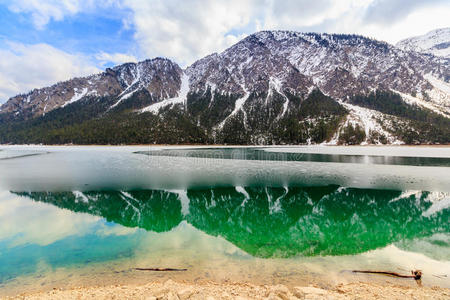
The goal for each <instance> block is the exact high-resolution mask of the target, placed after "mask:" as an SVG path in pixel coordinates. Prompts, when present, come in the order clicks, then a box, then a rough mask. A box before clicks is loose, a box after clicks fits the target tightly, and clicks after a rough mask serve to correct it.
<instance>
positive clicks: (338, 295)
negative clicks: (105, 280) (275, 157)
mask: <svg viewBox="0 0 450 300" xmlns="http://www.w3.org/2000/svg"><path fill="white" fill-rule="evenodd" d="M449 297H450V289H448V288H441V287H421V286H402V285H396V284H392V283H387V284H378V283H362V282H354V283H345V284H344V283H341V284H337V285H336V286H334V287H332V288H330V289H323V288H320V287H318V286H302V285H301V283H299V285H298V286H294V287H290V288H289V287H287V286H285V285H282V284H278V285H255V284H251V283H240V282H226V283H218V282H214V281H207V282H202V283H193V284H192V283H187V282H185V281H182V280H180V281H173V280H172V279H169V280H167V281H165V282H164V283H158V282H149V283H147V284H143V285H133V284H129V285H122V284H116V285H109V286H87V287H86V286H85V287H75V288H69V289H56V288H54V289H53V290H51V291H40V292H32V293H22V294H18V295H15V296H10V297H4V298H3V299H30V300H31V299H174V300H176V299H179V300H184V299H211V300H212V299H274V300H275V299H292V300H294V299H406V298H413V299H434V300H438V299H448V298H449Z"/></svg>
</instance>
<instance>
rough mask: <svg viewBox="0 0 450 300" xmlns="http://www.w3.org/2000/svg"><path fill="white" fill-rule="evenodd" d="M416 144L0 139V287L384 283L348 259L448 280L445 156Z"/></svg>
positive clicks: (449, 202)
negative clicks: (335, 147) (304, 146)
mask: <svg viewBox="0 0 450 300" xmlns="http://www.w3.org/2000/svg"><path fill="white" fill-rule="evenodd" d="M300 150H301V149H300ZM271 151H273V152H271ZM284 151H291V150H289V149H288V150H284ZM295 151H296V152H295ZM308 151H309V152H311V150H310V149H309V150H308ZM314 151H318V152H320V151H321V150H320V149H319V150H314ZM327 151H328V150H327ZM364 151H366V150H364ZM377 151H378V152H379V150H377ZM418 151H419V152H420V153H417V156H411V153H406V154H402V153H400V154H396V155H395V156H392V155H391V156H390V155H388V154H390V153H389V151H386V155H385V156H383V155H379V153H376V154H361V153H358V154H353V155H352V154H348V153H347V154H339V153H332V154H330V153H301V152H300V151H299V149H293V150H292V152H290V153H289V152H288V153H285V152H276V151H275V150H270V149H265V150H264V149H253V148H250V149H245V148H239V149H230V148H228V149H217V148H216V149H173V148H171V149H165V150H158V149H154V148H145V147H124V148H115V147H109V148H108V147H97V148H93V147H91V148H90V147H65V148H64V147H55V148H52V147H24V148H20V147H15V148H14V147H13V148H11V147H4V148H3V149H2V151H0V179H1V182H0V224H2V226H1V228H0V295H8V294H14V293H17V292H19V291H25V290H42V289H44V290H45V289H51V288H52V287H59V286H76V285H90V284H99V283H100V284H111V283H117V282H146V281H148V280H163V279H166V278H174V279H183V280H188V281H198V280H216V281H229V280H231V281H248V282H255V283H284V284H288V285H289V284H297V285H298V284H299V282H300V283H304V285H307V284H308V283H315V284H318V285H324V286H326V285H333V284H336V283H338V282H349V281H357V280H370V281H379V282H384V281H386V280H391V281H392V282H397V281H396V280H397V279H392V278H388V279H387V278H384V277H382V278H380V277H379V276H371V275H365V276H362V275H355V274H353V273H351V272H349V270H353V269H382V270H391V271H394V272H400V273H407V272H409V270H411V269H421V270H423V272H424V279H423V283H424V284H426V285H440V286H444V287H450V280H449V276H450V222H449V220H450V191H449V187H450V170H449V169H450V168H449V159H450V155H447V154H446V153H445V152H444V154H430V155H429V156H427V151H426V150H423V149H420V150H418ZM324 152H326V151H324ZM430 153H431V151H430ZM136 267H172V268H186V269H188V271H187V272H181V273H177V274H167V273H158V274H155V273H152V272H139V271H136V270H134V268H136ZM435 275H437V276H435ZM444 275H447V277H445V276H444ZM99 278H100V279H99ZM401 283H402V284H406V285H410V284H415V283H414V282H413V281H412V282H411V281H408V280H402V281H401Z"/></svg>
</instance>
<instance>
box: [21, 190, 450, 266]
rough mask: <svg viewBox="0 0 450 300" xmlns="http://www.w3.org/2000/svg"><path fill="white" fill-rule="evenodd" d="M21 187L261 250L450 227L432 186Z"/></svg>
mask: <svg viewBox="0 0 450 300" xmlns="http://www.w3.org/2000/svg"><path fill="white" fill-rule="evenodd" d="M16 194H18V195H21V196H26V197H29V198H31V199H33V200H35V201H39V202H45V203H50V204H53V205H55V206H57V207H60V208H64V209H69V210H71V211H74V212H83V213H88V214H91V215H95V216H101V217H103V218H105V219H106V220H107V221H109V222H114V223H118V224H121V225H124V226H127V227H139V228H143V229H145V230H148V231H154V232H166V231H170V230H171V229H173V228H175V227H176V226H178V225H179V224H180V222H182V221H183V220H185V221H186V222H187V223H189V224H191V225H193V226H194V227H195V228H197V229H198V230H201V231H202V232H205V233H207V234H209V235H212V236H221V237H223V238H225V239H226V240H228V241H230V242H231V243H233V244H234V245H236V246H237V247H239V248H240V249H242V250H244V251H245V252H247V253H249V254H251V255H252V256H255V257H261V258H271V257H283V258H285V257H292V256H297V255H303V256H316V255H348V254H358V253H363V252H366V251H368V250H373V249H376V248H380V247H384V246H387V245H389V244H392V243H394V242H399V241H405V240H412V239H416V238H424V237H429V236H431V235H433V234H436V233H448V232H450V223H449V222H448V220H449V216H450V210H449V209H448V206H445V207H444V208H443V209H436V205H435V204H433V203H434V202H433V201H435V199H436V197H438V196H439V195H438V194H437V193H430V192H416V193H402V192H399V191H388V190H374V189H355V188H342V187H337V186H328V187H301V188H300V187H298V188H270V187H265V188H264V187H246V188H242V187H237V188H211V189H202V190H195V189H193V190H187V191H163V190H139V191H128V192H122V191H102V192H83V193H81V192H22V193H16ZM444 200H445V199H444ZM447 200H448V199H447ZM435 202H436V201H435ZM438 207H439V206H438ZM446 207H447V208H446Z"/></svg>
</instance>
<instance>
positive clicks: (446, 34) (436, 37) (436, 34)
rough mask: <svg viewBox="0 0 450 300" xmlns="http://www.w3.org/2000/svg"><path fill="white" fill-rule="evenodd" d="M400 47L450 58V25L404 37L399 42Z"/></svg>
mask: <svg viewBox="0 0 450 300" xmlns="http://www.w3.org/2000/svg"><path fill="white" fill-rule="evenodd" d="M396 46H397V47H398V48H400V49H403V50H406V51H416V52H421V53H428V54H433V55H435V56H441V57H445V58H450V27H449V28H441V29H436V30H433V31H430V32H428V33H427V34H424V35H420V36H415V37H411V38H407V39H404V40H402V41H400V42H398V43H397V45H396Z"/></svg>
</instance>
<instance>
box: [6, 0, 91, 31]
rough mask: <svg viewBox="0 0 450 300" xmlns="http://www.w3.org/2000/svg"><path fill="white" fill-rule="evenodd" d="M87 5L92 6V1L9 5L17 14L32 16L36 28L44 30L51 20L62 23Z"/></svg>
mask: <svg viewBox="0 0 450 300" xmlns="http://www.w3.org/2000/svg"><path fill="white" fill-rule="evenodd" d="M86 4H88V5H92V1H91V0H88V1H78V0H44V1H41V0H16V1H13V2H12V3H11V4H10V5H9V9H10V10H11V11H13V12H15V13H29V14H31V17H32V20H33V23H34V24H35V26H36V27H37V28H38V29H43V28H44V27H45V25H46V24H47V23H48V22H49V21H50V20H51V19H53V20H55V21H61V20H62V19H63V18H64V17H65V16H67V15H75V14H77V13H78V12H80V11H81V8H82V6H84V5H86Z"/></svg>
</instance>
